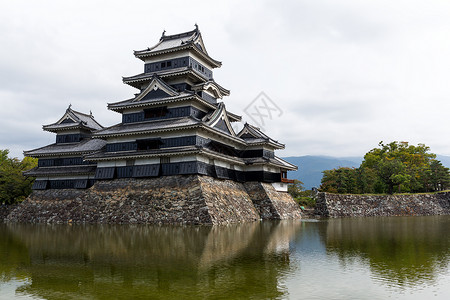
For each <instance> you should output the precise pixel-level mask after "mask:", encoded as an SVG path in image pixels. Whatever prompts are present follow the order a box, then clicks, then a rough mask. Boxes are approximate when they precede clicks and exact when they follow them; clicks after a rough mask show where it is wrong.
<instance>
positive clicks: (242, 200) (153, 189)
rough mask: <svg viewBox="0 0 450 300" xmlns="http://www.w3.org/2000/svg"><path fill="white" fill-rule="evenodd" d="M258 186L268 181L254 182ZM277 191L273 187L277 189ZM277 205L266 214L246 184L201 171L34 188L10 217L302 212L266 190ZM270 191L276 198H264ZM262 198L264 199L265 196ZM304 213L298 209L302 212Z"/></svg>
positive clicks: (136, 219)
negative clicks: (90, 184) (84, 185)
mask: <svg viewBox="0 0 450 300" xmlns="http://www.w3.org/2000/svg"><path fill="white" fill-rule="evenodd" d="M252 184H253V185H254V186H255V187H256V186H258V185H260V186H264V185H265V184H261V183H256V182H255V183H252ZM268 186H270V187H272V186H271V185H268ZM272 189H273V187H272ZM261 190H262V191H260V194H258V195H259V196H258V197H266V198H264V201H263V202H264V205H265V206H270V202H272V203H273V204H272V206H273V207H274V212H275V213H273V214H270V215H260V214H259V210H258V209H257V208H256V207H255V205H254V203H255V202H258V201H252V200H253V198H252V195H251V194H250V193H248V190H247V189H246V188H245V187H244V185H243V184H242V183H237V182H234V181H231V180H218V179H214V178H212V177H208V176H200V175H186V176H183V175H177V176H165V177H159V178H152V179H134V178H123V179H115V180H105V181H98V182H96V183H95V184H94V186H93V187H91V188H90V189H87V190H76V189H58V190H42V191H33V193H32V194H31V195H30V196H29V197H28V198H27V199H26V200H25V201H24V202H22V203H21V204H20V205H19V206H17V207H16V208H14V209H13V210H12V211H11V212H10V213H9V215H8V216H7V217H6V218H5V221H7V222H25V223H71V222H73V223H119V224H228V223H239V222H251V221H255V220H258V219H260V218H262V219H285V218H297V217H299V216H300V212H299V208H298V205H297V204H296V203H295V202H294V201H293V200H292V198H289V197H286V195H284V194H286V193H278V192H277V191H275V190H274V189H273V190H271V189H270V188H269V187H264V188H261ZM264 193H266V194H270V196H264ZM261 199H262V198H261ZM297 211H298V213H297Z"/></svg>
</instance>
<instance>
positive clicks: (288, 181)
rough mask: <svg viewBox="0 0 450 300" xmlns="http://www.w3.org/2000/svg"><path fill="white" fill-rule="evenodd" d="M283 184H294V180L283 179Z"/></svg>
mask: <svg viewBox="0 0 450 300" xmlns="http://www.w3.org/2000/svg"><path fill="white" fill-rule="evenodd" d="M281 182H284V183H294V179H287V178H281Z"/></svg>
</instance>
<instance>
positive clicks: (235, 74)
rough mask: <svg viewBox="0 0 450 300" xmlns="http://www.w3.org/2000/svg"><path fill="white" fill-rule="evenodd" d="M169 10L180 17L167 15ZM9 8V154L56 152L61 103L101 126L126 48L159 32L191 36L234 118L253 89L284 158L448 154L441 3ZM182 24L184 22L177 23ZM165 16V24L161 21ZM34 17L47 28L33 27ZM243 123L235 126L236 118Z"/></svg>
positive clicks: (5, 93) (5, 79) (138, 65)
mask: <svg viewBox="0 0 450 300" xmlns="http://www.w3.org/2000/svg"><path fill="white" fill-rule="evenodd" d="M174 7H176V8H177V9H172V8H174ZM214 7H215V9H211V5H210V3H209V2H203V1H197V2H189V3H187V2H183V1H166V2H164V3H161V4H158V5H155V3H151V2H148V1H137V0H136V1H129V2H127V4H126V5H124V4H123V2H121V1H108V2H102V1H71V0H67V1H60V2H55V1H39V3H34V2H31V3H30V2H29V1H22V0H18V1H11V2H4V3H2V10H1V11H0V44H1V45H2V47H0V104H1V107H0V120H1V121H0V122H1V123H0V125H1V126H0V147H1V148H9V149H11V150H12V152H14V155H15V156H20V155H21V152H22V150H24V149H30V148H36V147H40V146H43V145H45V144H48V143H50V142H53V140H54V136H53V135H52V134H50V133H46V132H43V131H42V130H41V128H42V125H43V124H48V123H51V122H54V121H56V120H57V119H58V118H59V117H60V116H61V115H62V114H63V113H64V111H65V109H66V108H67V106H68V104H69V103H72V105H73V107H74V108H75V109H78V110H81V111H85V112H89V110H92V111H93V113H94V115H95V116H96V119H97V120H99V121H100V122H101V123H102V124H105V125H112V124H115V123H117V122H120V115H119V114H117V113H114V112H111V111H108V110H107V109H106V103H108V102H115V101H120V100H123V99H127V98H129V97H131V96H132V95H133V93H135V92H136V90H135V89H133V88H131V87H128V86H126V85H124V84H122V83H121V76H130V75H134V74H138V73H140V72H142V70H143V66H142V62H141V61H140V60H137V59H135V58H134V57H133V55H132V50H137V49H143V48H145V47H148V46H152V45H153V44H154V43H156V42H157V41H158V39H159V36H160V34H161V32H162V30H163V29H165V30H167V32H168V33H169V34H170V33H176V32H180V31H184V30H189V29H191V28H193V24H194V23H196V22H197V23H198V24H199V25H200V29H201V31H202V33H203V37H204V40H205V43H206V47H207V48H208V51H209V53H210V54H211V55H212V56H213V57H214V58H216V59H219V60H221V61H223V67H222V68H221V69H218V70H215V79H216V80H217V81H218V82H219V83H220V84H222V85H223V86H224V87H226V88H229V89H231V96H230V97H228V99H224V101H225V103H226V105H227V108H228V109H229V110H231V111H232V112H235V113H238V114H243V109H244V108H245V107H246V106H247V105H248V103H250V102H251V101H252V100H253V99H254V97H256V96H257V95H258V94H259V93H260V92H261V91H264V92H266V93H267V94H268V95H269V96H270V97H271V98H272V99H273V100H274V101H276V102H277V105H279V106H280V108H282V110H283V112H284V114H283V116H282V117H281V118H278V119H276V118H275V119H273V120H271V122H270V126H268V127H267V128H266V130H267V133H268V134H269V135H271V136H273V137H274V138H276V139H278V140H280V141H281V142H283V143H286V145H287V146H286V150H285V151H283V152H280V153H279V154H280V155H286V156H288V155H304V154H324V155H338V156H347V155H361V154H362V153H365V152H366V151H368V150H370V149H371V148H373V147H375V146H376V145H377V144H378V142H379V141H380V140H384V141H391V140H408V141H410V142H412V143H418V142H424V143H426V144H427V145H429V146H431V148H432V150H433V151H434V152H439V153H441V154H447V155H448V154H450V144H449V143H448V142H446V141H445V139H444V138H443V137H444V136H446V132H445V130H446V128H448V127H449V125H450V124H449V122H450V121H449V119H448V117H447V111H448V109H449V104H448V99H449V96H450V86H449V85H448V83H447V81H448V78H449V77H450V76H449V75H450V57H449V56H448V53H450V43H448V32H449V31H450V4H449V3H447V2H444V1H441V2H438V1H419V0H416V1H404V0H398V1H388V0H379V1H357V0H344V1H338V2H336V1H332V0H318V1H283V2H279V1H269V0H268V1H257V2H256V1H248V2H243V1H236V0H232V1H218V2H215V4H214ZM187 11H189V12H192V13H189V14H187V13H186V12H187ZM169 13H170V19H168V18H167V16H168V14H169ZM42 16H45V18H44V17H42ZM244 118H245V115H244Z"/></svg>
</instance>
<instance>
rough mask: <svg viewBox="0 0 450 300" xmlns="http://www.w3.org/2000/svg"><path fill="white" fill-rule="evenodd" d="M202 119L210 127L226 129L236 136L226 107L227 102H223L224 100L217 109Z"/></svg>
mask: <svg viewBox="0 0 450 300" xmlns="http://www.w3.org/2000/svg"><path fill="white" fill-rule="evenodd" d="M202 121H203V122H204V123H205V124H206V125H208V126H210V127H214V128H216V129H219V130H221V131H224V132H226V133H228V134H230V135H231V136H234V137H235V136H236V133H235V132H234V130H233V127H232V126H231V124H230V120H229V119H228V114H227V110H226V109H225V104H223V102H220V103H219V104H218V105H217V108H216V110H214V111H213V112H211V113H209V114H207V115H206V116H204V117H203V119H202Z"/></svg>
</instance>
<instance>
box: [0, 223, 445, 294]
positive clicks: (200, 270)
mask: <svg viewBox="0 0 450 300" xmlns="http://www.w3.org/2000/svg"><path fill="white" fill-rule="evenodd" d="M448 228H450V216H429V217H378V218H341V219H329V220H318V221H317V220H303V221H300V220H295V221H292V220H291V221H288V220H286V221H264V222H254V223H246V224H242V225H229V226H150V225H28V224H0V299H131V298H133V299H174V298H179V299H300V298H302V299H386V298H393V299H426V298H433V299H445V298H446V296H448V295H449V294H450V287H449V286H450V271H449V264H450V263H449V261H450V235H449V234H448Z"/></svg>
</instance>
